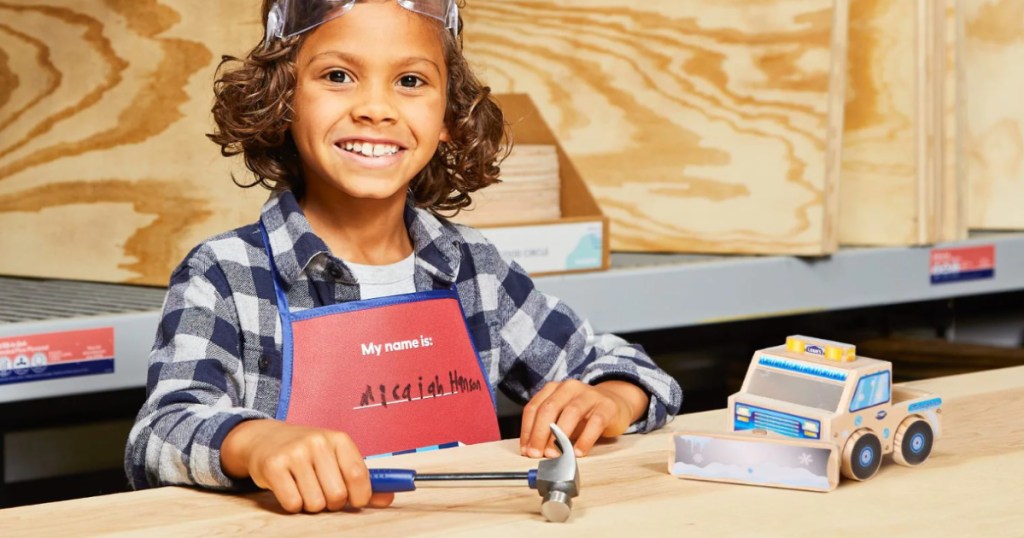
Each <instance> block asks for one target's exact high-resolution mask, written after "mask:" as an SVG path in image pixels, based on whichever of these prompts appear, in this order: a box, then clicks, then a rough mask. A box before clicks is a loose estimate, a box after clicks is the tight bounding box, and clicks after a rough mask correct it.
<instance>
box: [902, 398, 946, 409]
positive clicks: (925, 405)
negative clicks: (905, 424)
mask: <svg viewBox="0 0 1024 538" xmlns="http://www.w3.org/2000/svg"><path fill="white" fill-rule="evenodd" d="M940 405H942V398H932V399H931V400H925V401H923V402H917V403H912V404H910V408H909V409H907V411H909V412H911V413H916V412H918V411H924V410H925V409H931V408H933V407H939V406H940Z"/></svg>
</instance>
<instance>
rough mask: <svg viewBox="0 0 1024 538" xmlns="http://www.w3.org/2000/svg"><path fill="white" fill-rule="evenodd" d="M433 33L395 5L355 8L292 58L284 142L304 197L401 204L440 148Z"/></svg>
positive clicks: (441, 81)
mask: <svg viewBox="0 0 1024 538" xmlns="http://www.w3.org/2000/svg"><path fill="white" fill-rule="evenodd" d="M442 47H443V46H442V43H441V36H440V34H439V30H438V26H437V25H436V24H435V23H433V22H432V21H430V20H429V19H427V18H426V17H424V16H422V15H418V14H415V13H412V12H410V11H408V10H406V9H403V8H401V7H400V6H398V3H397V2H390V1H389V2H360V3H357V4H356V5H355V6H354V7H353V8H352V10H351V11H349V12H348V13H346V14H345V15H343V16H341V17H338V18H336V19H334V20H331V21H329V22H327V23H325V24H323V25H321V26H320V27H318V28H316V29H315V30H314V31H313V32H312V33H311V34H310V35H309V37H308V38H307V39H306V41H305V42H304V43H303V44H302V47H301V48H300V49H299V52H298V57H297V58H296V62H295V68H296V87H295V97H294V100H293V102H292V106H293V108H294V120H293V122H292V126H291V132H292V137H293V138H294V139H295V144H296V146H297V148H298V150H299V157H300V159H301V161H302V167H303V174H304V176H305V181H306V188H307V192H308V193H310V194H312V195H314V196H330V197H335V196H340V197H341V198H348V199H352V198H357V199H377V200H383V199H390V198H393V197H404V196H405V192H406V189H407V187H408V184H409V182H410V181H411V180H412V179H413V178H414V177H415V176H416V174H417V173H418V172H419V171H420V170H422V169H423V168H424V167H425V166H426V165H427V163H428V162H430V159H431V158H433V156H434V154H435V152H436V150H437V146H438V143H439V142H440V141H441V140H447V137H448V132H447V129H446V128H445V126H444V115H445V107H446V86H447V81H448V70H447V67H446V66H445V61H444V51H443V48H442Z"/></svg>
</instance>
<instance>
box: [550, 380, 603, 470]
mask: <svg viewBox="0 0 1024 538" xmlns="http://www.w3.org/2000/svg"><path fill="white" fill-rule="evenodd" d="M599 400H600V395H598V394H595V393H593V392H588V391H584V392H581V393H579V394H577V395H576V397H575V398H573V399H572V400H571V401H570V402H569V403H567V404H566V405H565V407H563V408H562V412H561V413H560V414H559V415H558V420H557V421H556V422H555V424H557V425H558V427H559V428H560V429H561V430H562V431H563V432H565V434H566V435H568V436H569V439H570V440H575V439H576V434H577V430H578V429H580V427H581V426H583V424H584V422H585V421H586V420H587V417H588V416H590V415H592V414H593V412H594V409H595V406H596V405H597V403H598V401H599ZM549 434H550V432H549ZM559 453H560V452H559V450H558V449H557V448H555V436H554V435H553V434H551V435H548V442H547V443H546V444H545V448H544V456H545V457H548V458H557V457H558V455H559Z"/></svg>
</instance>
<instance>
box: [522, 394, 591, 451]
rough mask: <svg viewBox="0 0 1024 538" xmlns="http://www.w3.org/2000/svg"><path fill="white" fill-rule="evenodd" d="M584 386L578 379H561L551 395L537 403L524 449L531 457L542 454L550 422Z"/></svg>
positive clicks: (549, 437) (548, 436) (549, 434)
mask: <svg viewBox="0 0 1024 538" xmlns="http://www.w3.org/2000/svg"><path fill="white" fill-rule="evenodd" d="M585 387H586V385H583V384H582V383H580V382H579V381H571V380H568V381H563V382H562V383H560V384H559V385H558V388H557V389H555V391H554V393H552V394H551V396H549V397H548V398H547V399H546V400H544V401H543V402H540V403H539V404H538V409H537V415H536V418H534V420H533V429H532V430H531V432H530V437H529V440H528V441H527V443H526V451H527V454H528V455H529V456H530V457H531V458H539V457H541V456H543V455H544V448H545V447H546V446H547V445H548V441H549V439H551V428H550V424H551V423H553V422H556V421H557V420H558V417H559V416H561V414H562V410H563V409H565V406H566V405H567V404H568V403H569V402H571V401H572V400H573V399H574V398H575V397H576V396H577V395H578V394H579V393H580V392H582V391H583V390H584V388H585Z"/></svg>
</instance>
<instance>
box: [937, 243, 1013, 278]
mask: <svg viewBox="0 0 1024 538" xmlns="http://www.w3.org/2000/svg"><path fill="white" fill-rule="evenodd" d="M928 273H929V275H930V276H931V281H932V284H945V283H947V282H963V281H965V280H982V279H986V278H993V277H995V274H996V247H995V245H981V246H976V247H959V248H936V249H932V252H931V260H930V261H929V263H928Z"/></svg>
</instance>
